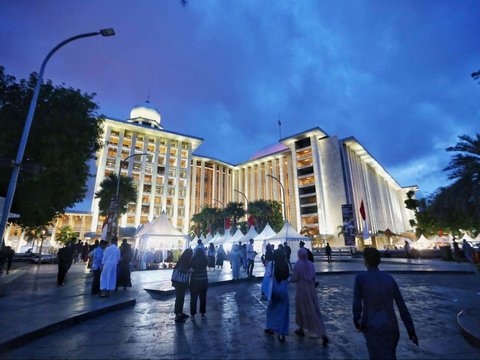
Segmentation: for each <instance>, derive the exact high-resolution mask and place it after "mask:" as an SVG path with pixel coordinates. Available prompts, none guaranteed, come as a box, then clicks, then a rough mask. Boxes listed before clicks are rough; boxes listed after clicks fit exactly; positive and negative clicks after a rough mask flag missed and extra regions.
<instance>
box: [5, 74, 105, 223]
mask: <svg viewBox="0 0 480 360" xmlns="http://www.w3.org/2000/svg"><path fill="white" fill-rule="evenodd" d="M36 80H37V75H36V74H35V73H32V75H31V76H30V78H29V79H28V80H20V81H19V82H17V81H16V79H15V77H13V76H9V75H7V74H6V72H5V68H3V67H1V66H0V144H2V146H0V194H2V195H3V194H6V192H7V188H8V183H9V181H10V175H11V164H12V162H13V159H15V157H16V153H17V149H18V145H19V143H20V137H21V134H22V131H23V127H24V123H25V119H26V115H27V111H28V107H29V104H30V100H31V98H32V94H33V88H34V87H35V83H36ZM94 96H95V94H86V93H81V91H80V90H74V89H72V88H66V87H64V86H54V85H53V84H52V82H51V81H46V82H45V83H44V84H43V85H42V88H41V91H40V95H39V99H38V103H37V107H36V111H35V118H34V121H33V123H32V127H31V130H30V135H29V138H28V143H27V147H26V149H25V155H24V160H23V164H22V171H21V172H20V175H19V178H18V181H17V188H16V192H15V197H14V201H13V206H12V211H13V212H16V213H19V214H20V218H19V219H16V220H14V221H15V222H16V223H18V224H19V225H20V226H22V227H24V228H26V227H31V228H32V227H39V226H43V225H46V224H48V223H49V222H51V221H52V219H54V218H55V217H56V216H58V215H60V214H62V213H63V212H64V211H65V209H66V208H68V207H71V206H73V205H74V204H75V203H77V202H79V201H81V200H82V199H83V198H84V197H85V194H86V192H87V186H86V183H87V179H88V177H89V176H90V175H89V166H88V161H89V160H90V159H93V158H94V156H95V153H96V151H97V150H98V149H99V148H100V147H101V142H100V137H101V134H102V122H103V118H101V117H98V116H97V114H96V111H97V109H98V106H97V104H96V103H95V102H93V98H94Z"/></svg>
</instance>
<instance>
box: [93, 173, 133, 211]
mask: <svg viewBox="0 0 480 360" xmlns="http://www.w3.org/2000/svg"><path fill="white" fill-rule="evenodd" d="M117 183H118V175H116V174H110V175H108V176H107V177H106V178H105V179H103V180H102V182H101V183H100V190H98V191H97V192H96V193H95V198H96V199H100V201H99V204H98V208H99V210H100V215H104V216H106V215H107V214H108V210H109V208H110V203H111V201H112V199H113V198H114V197H115V195H116V192H117ZM118 198H119V212H120V214H125V213H126V212H127V205H128V204H129V203H132V202H135V201H137V189H136V188H135V185H134V183H133V179H132V178H131V177H127V176H123V175H120V191H119V192H118Z"/></svg>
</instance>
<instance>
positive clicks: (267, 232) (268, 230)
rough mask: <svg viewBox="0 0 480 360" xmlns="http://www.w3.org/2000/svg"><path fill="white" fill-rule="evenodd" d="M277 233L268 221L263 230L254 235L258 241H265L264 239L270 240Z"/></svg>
mask: <svg viewBox="0 0 480 360" xmlns="http://www.w3.org/2000/svg"><path fill="white" fill-rule="evenodd" d="M276 234H277V233H276V232H275V231H273V229H272V227H271V226H270V224H268V223H267V225H266V226H265V228H264V229H263V231H262V232H261V233H260V234H258V235H257V236H255V237H254V240H256V241H263V240H268V239H270V238H272V237H274V236H275V235H276Z"/></svg>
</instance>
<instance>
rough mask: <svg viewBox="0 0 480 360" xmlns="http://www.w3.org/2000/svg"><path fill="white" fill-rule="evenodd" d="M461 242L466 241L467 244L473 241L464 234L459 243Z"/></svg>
mask: <svg viewBox="0 0 480 360" xmlns="http://www.w3.org/2000/svg"><path fill="white" fill-rule="evenodd" d="M463 240H466V241H468V242H472V241H473V239H472V238H471V237H470V236H468V234H467V233H465V235H463V237H462V239H461V240H460V241H463Z"/></svg>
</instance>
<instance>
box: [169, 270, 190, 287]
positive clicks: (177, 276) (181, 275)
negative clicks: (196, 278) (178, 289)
mask: <svg viewBox="0 0 480 360" xmlns="http://www.w3.org/2000/svg"><path fill="white" fill-rule="evenodd" d="M172 281H176V282H179V283H183V284H188V283H189V281H190V273H188V272H184V271H180V270H178V269H173V272H172Z"/></svg>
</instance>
